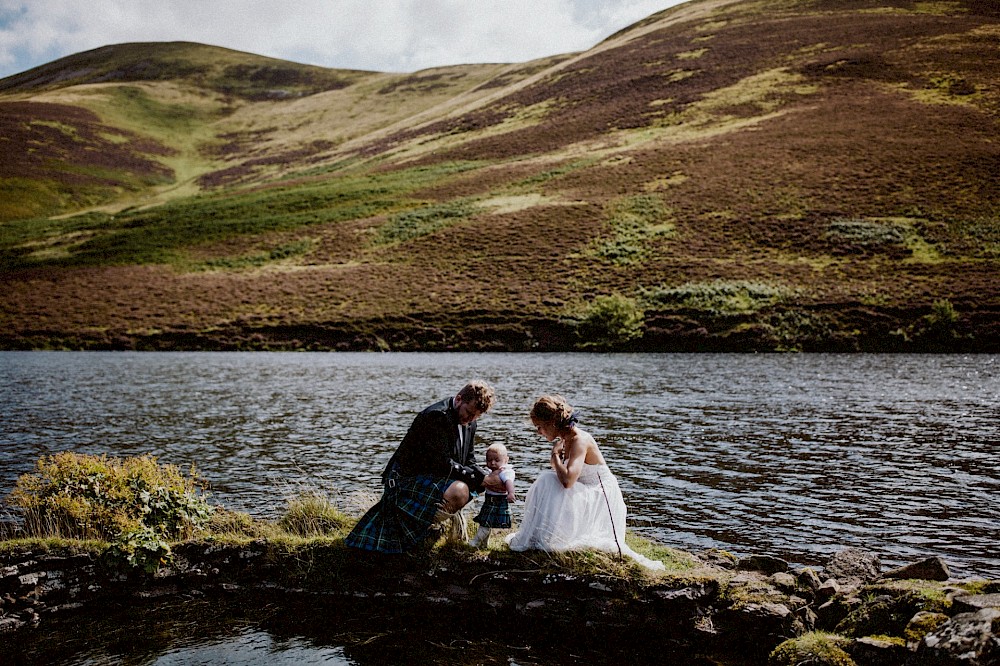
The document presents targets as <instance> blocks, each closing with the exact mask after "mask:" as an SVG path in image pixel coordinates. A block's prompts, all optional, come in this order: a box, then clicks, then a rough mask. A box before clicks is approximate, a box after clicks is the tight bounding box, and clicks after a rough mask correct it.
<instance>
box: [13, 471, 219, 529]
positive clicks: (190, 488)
mask: <svg viewBox="0 0 1000 666" xmlns="http://www.w3.org/2000/svg"><path fill="white" fill-rule="evenodd" d="M9 504H10V505H11V506H12V507H14V508H15V509H16V510H18V511H19V512H20V513H21V515H22V517H23V518H24V529H25V532H26V533H27V534H28V535H29V536H41V537H48V536H58V537H65V538H75V539H103V540H106V541H114V540H116V539H119V538H121V537H123V535H129V534H133V533H136V534H144V533H146V531H147V530H152V532H153V533H155V535H157V536H158V537H160V538H168V539H171V538H172V539H177V538H187V537H190V536H191V535H192V534H193V532H194V531H195V530H196V529H198V528H199V527H201V526H202V525H203V524H205V522H206V521H207V520H208V519H209V517H210V515H211V513H212V508H211V507H210V506H209V505H208V503H207V502H206V501H205V498H204V497H203V496H202V495H200V494H199V486H198V482H197V480H196V476H195V472H194V470H193V469H192V471H191V474H190V476H185V475H184V474H182V473H181V472H180V470H178V469H177V467H175V466H173V465H161V464H159V463H158V462H157V461H156V458H154V457H152V456H148V455H146V456H138V457H133V458H123V459H119V458H108V457H106V456H92V455H84V454H77V453H71V452H64V453H57V454H55V455H52V456H43V457H42V458H40V459H39V461H38V466H37V472H36V473H33V474H23V475H21V477H20V478H18V480H17V483H16V485H15V487H14V490H13V492H12V493H11V494H10V498H9Z"/></svg>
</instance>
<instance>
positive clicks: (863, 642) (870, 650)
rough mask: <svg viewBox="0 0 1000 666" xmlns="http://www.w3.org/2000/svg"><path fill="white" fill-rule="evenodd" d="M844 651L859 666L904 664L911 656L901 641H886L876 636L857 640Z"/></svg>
mask: <svg viewBox="0 0 1000 666" xmlns="http://www.w3.org/2000/svg"><path fill="white" fill-rule="evenodd" d="M844 651H845V652H847V654H849V655H850V656H851V659H853V660H854V661H855V663H856V664H857V665H858V666H882V665H883V664H903V663H905V662H906V659H907V657H909V655H910V651H909V650H907V649H906V646H905V645H903V642H902V641H901V640H886V639H883V638H875V637H874V636H864V637H862V638H856V639H854V641H853V642H852V643H850V644H848V645H846V646H845V647H844Z"/></svg>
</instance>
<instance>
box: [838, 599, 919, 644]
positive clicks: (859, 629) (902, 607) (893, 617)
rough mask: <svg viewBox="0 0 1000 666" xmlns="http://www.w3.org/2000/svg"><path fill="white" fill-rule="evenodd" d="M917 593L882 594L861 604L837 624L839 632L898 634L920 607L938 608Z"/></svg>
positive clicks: (863, 634) (868, 634) (853, 636)
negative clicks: (897, 595) (900, 594)
mask: <svg viewBox="0 0 1000 666" xmlns="http://www.w3.org/2000/svg"><path fill="white" fill-rule="evenodd" d="M932 606H933V605H932V604H931V603H930V602H929V601H928V599H926V598H925V597H923V596H922V595H920V594H916V593H913V592H908V593H906V594H903V595H902V596H899V597H893V596H891V595H881V596H878V597H875V598H874V599H873V600H871V601H868V602H865V603H862V605H861V606H860V607H858V608H855V609H854V610H852V611H851V612H850V613H848V614H847V617H845V618H844V619H843V620H842V621H841V622H840V623H839V624H838V625H837V627H836V629H835V631H836V633H838V634H842V635H844V636H849V637H851V638H859V637H861V636H873V635H884V636H901V635H902V634H903V631H904V630H905V629H906V626H907V624H908V623H909V621H910V619H911V618H912V617H913V616H914V615H916V614H917V613H918V612H920V611H922V610H937V608H933V607H932Z"/></svg>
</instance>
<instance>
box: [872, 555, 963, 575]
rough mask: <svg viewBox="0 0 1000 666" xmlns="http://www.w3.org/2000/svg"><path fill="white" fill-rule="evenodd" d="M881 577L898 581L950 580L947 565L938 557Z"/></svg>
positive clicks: (903, 567) (889, 572)
mask: <svg viewBox="0 0 1000 666" xmlns="http://www.w3.org/2000/svg"><path fill="white" fill-rule="evenodd" d="M882 577H883V578H895V579H900V580H906V579H913V580H948V579H949V578H951V572H950V571H948V565H947V563H945V561H944V560H942V559H941V558H940V557H928V558H927V559H924V560H920V561H919V562H913V563H912V564H907V565H904V566H901V567H899V568H897V569H893V570H891V571H887V572H886V573H884V574H882Z"/></svg>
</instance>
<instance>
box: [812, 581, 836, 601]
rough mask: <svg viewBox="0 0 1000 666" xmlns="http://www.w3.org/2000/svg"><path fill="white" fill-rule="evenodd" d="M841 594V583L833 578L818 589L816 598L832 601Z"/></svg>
mask: <svg viewBox="0 0 1000 666" xmlns="http://www.w3.org/2000/svg"><path fill="white" fill-rule="evenodd" d="M839 593H840V583H838V582H837V581H836V580H834V579H833V578H831V579H829V580H826V581H824V582H823V583H822V584H821V585H820V586H819V587H817V588H816V596H817V597H819V598H820V599H832V598H833V597H835V596H836V595H837V594H839Z"/></svg>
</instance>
